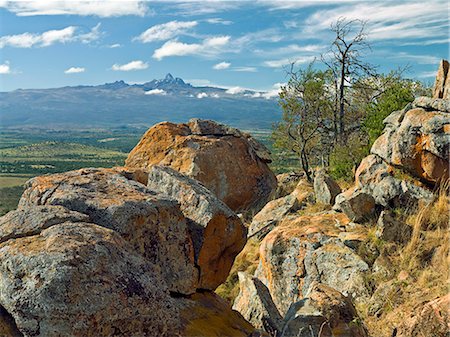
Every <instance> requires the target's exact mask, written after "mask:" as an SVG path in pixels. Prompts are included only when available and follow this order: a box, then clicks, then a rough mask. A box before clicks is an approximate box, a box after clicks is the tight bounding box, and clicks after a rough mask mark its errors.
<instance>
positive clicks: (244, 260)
mask: <svg viewBox="0 0 450 337" xmlns="http://www.w3.org/2000/svg"><path fill="white" fill-rule="evenodd" d="M259 244H260V242H259V241H258V240H256V239H250V240H248V241H247V244H246V245H245V247H244V249H242V251H241V252H240V253H239V255H238V256H236V259H235V260H234V264H233V267H232V268H231V271H230V274H229V275H228V278H227V280H226V281H225V283H223V284H221V285H220V286H219V287H218V288H217V289H216V293H217V294H218V295H219V296H221V297H222V298H224V299H226V300H227V301H229V302H230V303H233V301H234V299H235V298H236V297H237V295H238V294H239V278H238V274H237V273H238V272H239V271H245V272H247V273H248V274H250V275H253V273H254V272H255V270H256V268H257V267H258V263H259Z"/></svg>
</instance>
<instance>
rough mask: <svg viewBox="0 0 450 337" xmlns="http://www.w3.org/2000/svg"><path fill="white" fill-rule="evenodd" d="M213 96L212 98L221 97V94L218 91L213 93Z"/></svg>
mask: <svg viewBox="0 0 450 337" xmlns="http://www.w3.org/2000/svg"><path fill="white" fill-rule="evenodd" d="M211 97H212V98H220V96H219V94H216V93H214V94H212V95H211Z"/></svg>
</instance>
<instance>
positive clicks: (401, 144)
mask: <svg viewBox="0 0 450 337" xmlns="http://www.w3.org/2000/svg"><path fill="white" fill-rule="evenodd" d="M422 100H423V99H422ZM412 107H413V108H412V109H409V110H408V109H404V110H403V111H402V112H401V113H400V115H399V118H396V121H400V122H399V124H398V122H396V123H393V122H392V116H388V117H387V119H386V120H385V123H386V127H385V129H384V132H383V134H382V135H381V136H380V137H379V138H378V139H377V140H376V141H375V143H374V144H373V146H372V149H371V153H372V154H376V155H378V156H380V157H381V158H382V159H383V160H384V161H386V162H387V163H388V164H390V165H393V166H396V167H401V168H402V169H403V170H405V171H408V172H409V173H410V174H411V175H413V176H415V177H417V178H419V179H422V180H423V181H425V182H428V183H431V184H436V183H438V182H440V181H446V180H447V179H448V178H449V169H448V166H449V165H448V163H449V161H448V158H449V146H450V114H449V113H448V112H443V111H438V110H436V111H430V110H426V109H424V108H415V103H413V105H412Z"/></svg>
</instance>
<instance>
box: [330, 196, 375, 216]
mask: <svg viewBox="0 0 450 337" xmlns="http://www.w3.org/2000/svg"><path fill="white" fill-rule="evenodd" d="M333 208H334V209H336V210H339V211H342V212H344V213H345V214H346V215H347V216H348V217H349V218H350V219H351V220H352V221H356V222H360V221H364V220H367V219H369V218H370V217H371V216H372V215H373V214H374V212H375V199H374V198H373V197H372V195H370V194H368V193H366V192H364V191H362V190H356V189H349V190H347V191H345V192H343V193H341V194H339V195H338V196H337V197H336V203H335V205H334V206H333Z"/></svg>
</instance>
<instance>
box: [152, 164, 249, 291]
mask: <svg viewBox="0 0 450 337" xmlns="http://www.w3.org/2000/svg"><path fill="white" fill-rule="evenodd" d="M147 187H148V188H150V189H151V190H153V191H157V192H160V193H162V194H165V195H168V196H170V197H172V198H174V199H175V200H177V201H178V203H179V204H180V209H181V211H182V212H183V214H184V216H185V217H186V218H187V219H188V222H187V224H188V228H189V231H190V235H191V237H192V239H193V240H192V241H193V245H194V255H195V262H196V264H197V265H198V267H199V270H200V280H199V285H198V287H199V288H202V289H215V288H217V287H218V286H219V285H220V284H221V283H223V282H224V281H225V280H226V278H227V276H228V274H229V272H230V269H231V266H232V264H233V261H234V258H235V257H236V255H237V254H239V252H240V251H241V250H242V248H243V247H244V245H245V243H246V241H247V239H246V236H247V230H246V228H245V226H244V225H243V223H242V221H241V220H240V219H239V218H238V216H237V215H236V214H235V213H234V212H233V211H232V210H231V209H229V208H228V206H227V205H225V204H224V203H223V202H222V201H220V200H219V199H217V197H216V196H215V195H214V194H212V192H210V191H209V190H208V189H207V188H206V187H204V186H203V185H201V184H200V183H199V182H197V181H196V180H194V179H192V178H189V177H187V176H185V175H183V174H181V173H179V172H177V171H175V170H173V169H171V168H170V167H164V166H158V165H155V166H152V168H151V169H150V171H149V173H148V179H147Z"/></svg>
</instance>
